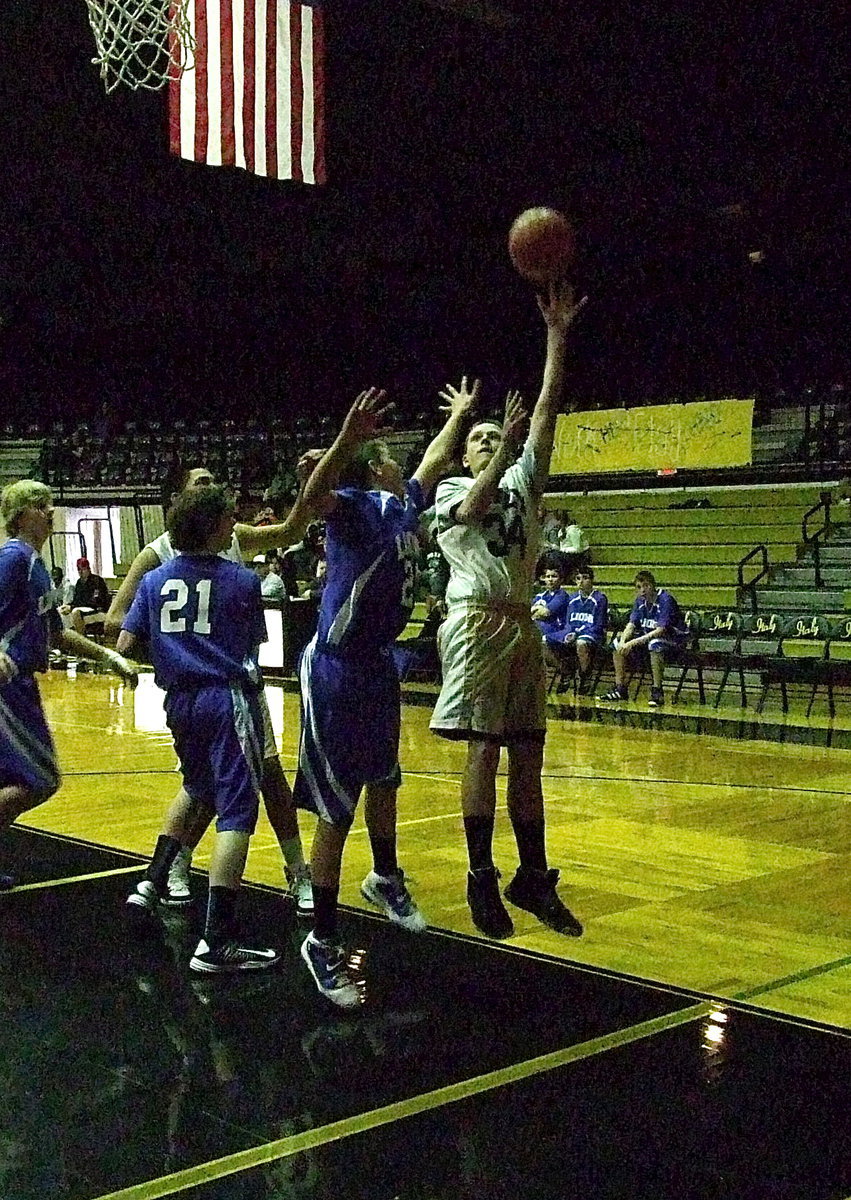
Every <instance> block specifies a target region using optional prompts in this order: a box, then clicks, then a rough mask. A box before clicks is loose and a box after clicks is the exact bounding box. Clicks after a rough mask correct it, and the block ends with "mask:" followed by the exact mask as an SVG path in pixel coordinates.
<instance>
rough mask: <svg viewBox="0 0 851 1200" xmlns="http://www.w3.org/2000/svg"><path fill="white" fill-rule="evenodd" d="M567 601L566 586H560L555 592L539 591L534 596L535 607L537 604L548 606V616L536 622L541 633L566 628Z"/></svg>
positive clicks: (549, 632)
mask: <svg viewBox="0 0 851 1200" xmlns="http://www.w3.org/2000/svg"><path fill="white" fill-rule="evenodd" d="M567 601H568V596H567V592H566V591H565V590H564V588H558V589H557V591H555V592H539V593H538V595H537V596H533V597H532V607H533V608H534V607H535V605H536V604H546V606H547V616H546V617H541V619H540V620H538V621H536V622H535V624H536V625H537V626H538V628H539V629H540V631H541V633H543V634H551V633H560V632H561V630H563V629H564V623H565V619H566V617H567Z"/></svg>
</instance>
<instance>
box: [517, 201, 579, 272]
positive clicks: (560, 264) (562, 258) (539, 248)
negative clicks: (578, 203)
mask: <svg viewBox="0 0 851 1200" xmlns="http://www.w3.org/2000/svg"><path fill="white" fill-rule="evenodd" d="M575 252H576V237H575V235H574V232H573V226H572V225H571V224H570V222H569V221H568V219H567V217H565V216H564V215H563V214H562V213H560V212H556V210H555V209H554V208H527V209H526V211H525V212H522V213H521V214H520V216H519V217H518V218H517V220H516V221H515V222H514V224H513V225H512V226H511V230H510V232H509V234H508V253H509V254H510V256H511V261H512V262H513V263H514V266H515V267H516V268H517V270H518V271H519V272H520V274H521V275H522V276H523V277H524V279H528V280H529V281H530V282H531V283H534V284H546V283H552V282H553V281H555V280H557V279H561V278H562V277H563V276H564V275H565V274H566V272H567V270H568V268H569V267H570V264H571V263H572V262H573V257H574V254H575Z"/></svg>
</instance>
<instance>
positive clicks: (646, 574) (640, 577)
mask: <svg viewBox="0 0 851 1200" xmlns="http://www.w3.org/2000/svg"><path fill="white" fill-rule="evenodd" d="M632 582H633V583H649V584H650V586H651V587H652V588H655V587H656V579H655V577H654V575H653V572H652V571H636V573H635V578H634V579H633V581H632Z"/></svg>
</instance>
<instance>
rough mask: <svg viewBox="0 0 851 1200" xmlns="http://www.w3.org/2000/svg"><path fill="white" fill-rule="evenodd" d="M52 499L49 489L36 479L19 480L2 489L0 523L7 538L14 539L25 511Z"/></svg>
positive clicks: (0, 494) (0, 493) (0, 495)
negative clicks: (4, 529) (4, 528)
mask: <svg viewBox="0 0 851 1200" xmlns="http://www.w3.org/2000/svg"><path fill="white" fill-rule="evenodd" d="M52 499H53V493H52V492H51V490H50V488H49V487H48V486H47V484H46V483H40V482H39V481H38V480H37V479H19V480H18V482H17V483H10V484H9V485H8V487H4V488H3V491H2V492H0V521H2V522H3V524H4V525H5V527H6V532H7V533H8V534H9V536H10V537H14V536H15V534H16V533H17V532H18V525H19V523H20V519H21V516H22V514H23V513H24V512H25V510H26V509H28V508H32V507H33V506H35V505H38V504H42V503H43V502H44V501H45V500H47V501H51V500H52Z"/></svg>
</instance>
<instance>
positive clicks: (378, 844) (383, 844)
mask: <svg viewBox="0 0 851 1200" xmlns="http://www.w3.org/2000/svg"><path fill="white" fill-rule="evenodd" d="M369 844H370V846H371V847H372V867H373V870H374V871H375V873H376V875H383V876H384V877H385V879H386V878H388V877H389V876H390V875H392V874H393V873H394V872H395V871H397V870H398V868H399V864H398V863H397V861H396V838H395V837H389V838H382V837H373V836H372V834H370V835H369Z"/></svg>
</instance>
